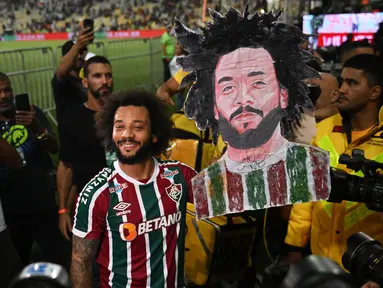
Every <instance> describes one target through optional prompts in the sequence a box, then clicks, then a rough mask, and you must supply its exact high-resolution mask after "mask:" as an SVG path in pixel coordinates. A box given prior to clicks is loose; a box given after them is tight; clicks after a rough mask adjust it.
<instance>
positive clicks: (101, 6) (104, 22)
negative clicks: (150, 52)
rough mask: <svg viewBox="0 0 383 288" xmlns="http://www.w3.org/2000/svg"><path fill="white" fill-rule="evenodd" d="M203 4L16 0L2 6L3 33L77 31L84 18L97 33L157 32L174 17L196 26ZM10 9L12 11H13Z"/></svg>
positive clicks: (193, 1)
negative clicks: (146, 30) (90, 20)
mask: <svg viewBox="0 0 383 288" xmlns="http://www.w3.org/2000/svg"><path fill="white" fill-rule="evenodd" d="M200 5H201V1H196V0H188V1H176V0H155V1H146V0H127V1H121V0H17V1H10V0H7V1H4V2H2V3H0V34H5V33H7V34H14V33H48V32H78V31H79V27H80V25H79V23H80V21H81V20H83V19H84V18H92V19H94V21H95V29H96V31H103V32H106V31H110V30H112V31H116V30H128V29H157V28H163V27H164V26H166V24H167V22H168V21H169V19H174V17H177V18H179V19H180V20H181V21H183V22H185V23H188V24H189V25H192V26H194V25H195V24H196V23H197V22H198V21H199V18H200V14H201V13H200ZM10 8H11V9H10Z"/></svg>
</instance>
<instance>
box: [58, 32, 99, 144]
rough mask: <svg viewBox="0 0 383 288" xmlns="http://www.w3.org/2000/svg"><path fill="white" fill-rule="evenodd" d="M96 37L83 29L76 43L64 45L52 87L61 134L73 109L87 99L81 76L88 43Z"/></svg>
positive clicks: (71, 42) (70, 42)
mask: <svg viewBox="0 0 383 288" xmlns="http://www.w3.org/2000/svg"><path fill="white" fill-rule="evenodd" d="M93 39H94V35H93V31H88V30H83V31H81V32H80V33H79V35H78V39H77V41H76V43H74V42H73V41H68V42H66V43H65V44H64V45H63V47H62V51H61V52H62V56H63V57H62V60H61V63H60V65H59V67H58V68H57V71H56V73H55V75H54V77H53V79H52V89H53V95H54V99H55V105H56V119H57V122H58V128H59V136H60V137H62V136H61V131H62V127H63V126H65V121H66V120H68V119H70V117H71V113H72V112H73V109H75V108H77V107H78V106H79V105H81V104H82V103H84V102H85V101H86V97H87V91H86V89H85V88H84V87H83V86H82V82H81V78H80V76H79V73H80V70H81V68H83V66H84V63H85V56H86V54H87V52H88V49H87V45H88V44H89V43H90V42H91V41H92V40H93Z"/></svg>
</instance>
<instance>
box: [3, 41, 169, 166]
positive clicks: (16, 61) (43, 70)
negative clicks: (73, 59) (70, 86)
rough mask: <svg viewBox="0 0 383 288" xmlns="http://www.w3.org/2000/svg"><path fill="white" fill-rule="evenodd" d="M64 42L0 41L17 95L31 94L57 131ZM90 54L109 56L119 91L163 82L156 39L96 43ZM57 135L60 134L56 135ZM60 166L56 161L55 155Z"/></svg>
mask: <svg viewBox="0 0 383 288" xmlns="http://www.w3.org/2000/svg"><path fill="white" fill-rule="evenodd" d="M64 43H65V41H25V42H24V41H22V42H16V41H15V42H0V67H1V68H0V71H1V72H5V73H7V74H8V75H9V76H10V78H11V81H12V86H13V89H14V93H15V94H19V93H28V94H29V96H30V101H31V103H32V104H34V105H37V106H39V107H40V108H42V109H44V111H45V112H46V114H47V116H48V118H49V120H50V122H51V124H52V127H53V129H54V130H55V131H56V128H57V127H56V123H55V122H56V121H55V109H54V99H53V92H52V87H51V80H52V77H53V75H54V71H55V70H56V68H57V66H58V64H59V63H60V59H61V45H63V44H64ZM88 48H89V51H90V52H93V53H95V54H98V55H104V56H106V57H107V58H108V59H109V61H110V62H111V64H112V67H113V76H114V83H115V85H114V87H115V89H114V90H115V91H116V90H121V89H130V88H145V89H148V90H150V91H152V92H154V91H155V90H156V88H157V87H158V86H159V85H160V84H161V83H162V80H163V79H162V77H163V76H162V75H163V66H162V65H163V64H162V60H161V43H160V40H159V39H158V38H157V39H152V40H148V39H137V40H111V41H107V40H105V41H97V40H95V43H93V44H91V45H89V47H88ZM56 135H57V134H56ZM52 159H53V160H54V162H56V163H57V158H56V156H55V155H52Z"/></svg>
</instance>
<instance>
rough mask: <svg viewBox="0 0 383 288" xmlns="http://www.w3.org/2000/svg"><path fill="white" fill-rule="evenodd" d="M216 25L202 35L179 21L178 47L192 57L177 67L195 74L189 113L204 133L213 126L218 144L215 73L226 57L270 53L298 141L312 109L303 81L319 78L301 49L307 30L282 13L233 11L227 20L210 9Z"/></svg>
mask: <svg viewBox="0 0 383 288" xmlns="http://www.w3.org/2000/svg"><path fill="white" fill-rule="evenodd" d="M209 13H210V16H211V18H212V19H213V21H212V22H207V23H206V27H200V28H201V30H202V34H197V33H196V32H194V31H193V30H191V29H189V28H187V27H186V26H185V25H183V24H182V23H181V22H180V21H178V20H177V19H176V20H175V32H176V37H177V40H178V42H179V43H180V44H181V46H182V47H183V48H184V49H185V50H186V51H187V52H189V55H188V56H185V57H182V58H178V59H177V63H178V64H179V65H180V66H181V67H182V68H183V70H184V71H186V72H190V74H189V75H187V76H186V77H185V78H184V79H183V81H182V83H181V87H184V86H186V85H189V84H191V85H192V86H191V88H190V90H189V92H188V95H187V98H186V100H185V106H184V108H185V114H186V116H187V117H188V118H190V119H193V120H194V121H195V122H196V124H197V126H198V128H199V129H200V130H205V129H206V128H207V127H211V129H212V132H213V140H214V142H216V141H217V137H218V132H219V131H218V121H217V120H216V119H215V117H214V112H213V111H214V93H215V92H214V71H215V69H216V66H217V63H218V61H219V59H220V57H221V56H223V55H226V54H228V53H230V52H233V51H235V50H236V49H238V48H241V47H250V48H264V49H266V50H267V51H268V52H269V53H270V55H271V57H272V58H273V60H274V67H275V70H276V75H277V78H278V81H279V83H280V85H281V87H284V88H285V89H287V91H288V94H289V97H288V107H287V108H286V110H285V115H284V116H283V118H282V123H281V127H282V133H283V136H284V137H285V138H287V139H292V138H294V137H293V134H292V131H291V126H292V124H293V123H294V122H299V121H300V113H301V112H302V110H303V108H307V109H312V108H313V104H312V102H311V100H310V98H309V90H308V88H307V86H306V85H305V84H304V83H303V81H302V80H305V79H310V78H314V77H319V74H318V73H317V71H316V70H315V69H313V68H311V67H309V66H308V65H306V63H305V62H306V61H309V60H311V59H313V56H312V55H311V54H310V53H308V52H306V51H304V50H303V49H301V48H300V44H301V43H303V42H304V41H305V39H304V36H303V33H302V31H301V30H300V29H299V28H297V27H296V26H293V25H287V24H284V23H279V22H277V20H278V18H279V17H280V15H281V11H280V12H277V13H273V12H269V13H265V14H254V15H251V14H250V13H249V12H248V5H247V6H246V8H245V11H244V13H243V14H241V13H240V12H238V11H237V10H235V9H233V8H230V9H229V10H228V11H227V12H226V14H225V15H221V14H220V13H218V12H216V11H213V10H209Z"/></svg>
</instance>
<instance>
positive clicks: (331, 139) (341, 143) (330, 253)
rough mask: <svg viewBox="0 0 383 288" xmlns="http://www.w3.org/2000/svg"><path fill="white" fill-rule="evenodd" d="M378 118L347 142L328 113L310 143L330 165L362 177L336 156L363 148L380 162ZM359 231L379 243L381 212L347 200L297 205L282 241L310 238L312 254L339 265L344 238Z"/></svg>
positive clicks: (382, 139) (382, 143) (382, 138)
mask: <svg viewBox="0 0 383 288" xmlns="http://www.w3.org/2000/svg"><path fill="white" fill-rule="evenodd" d="M381 114H382V112H381ZM379 118H380V125H378V126H376V127H374V128H372V129H371V130H370V131H368V132H367V133H366V134H365V135H364V136H362V137H361V138H359V139H357V140H355V141H353V142H352V143H348V141H347V136H346V133H345V132H344V131H343V125H342V118H341V116H340V115H339V114H338V115H335V116H332V117H330V118H327V119H325V120H323V121H322V122H320V123H318V125H317V135H316V136H315V138H314V141H313V144H314V145H315V146H318V147H320V148H322V149H324V150H327V151H329V152H330V161H331V166H332V167H336V168H340V169H343V170H345V171H346V172H347V173H350V174H354V175H357V176H361V177H363V174H362V173H361V172H355V171H352V170H350V169H347V167H345V165H341V164H339V162H338V160H339V156H340V155H341V154H343V153H345V154H348V155H351V153H352V150H353V149H361V150H364V155H365V157H366V158H367V159H372V160H375V161H378V162H382V163H383V130H382V128H383V125H382V124H383V122H382V121H381V120H382V118H381V117H379ZM333 193H336V191H333ZM359 231H363V232H364V233H366V234H368V235H370V236H371V237H373V238H375V239H377V240H378V241H381V242H382V241H383V218H382V217H381V214H380V213H377V212H374V211H371V210H369V209H368V208H367V207H366V205H364V204H361V203H356V202H349V201H343V202H342V203H330V202H327V201H320V202H316V203H304V204H297V205H294V207H293V209H292V211H291V215H290V220H289V227H288V233H287V236H286V239H285V242H286V243H287V244H289V245H292V246H297V247H305V246H306V244H307V243H308V241H309V240H310V246H311V250H312V253H313V254H316V255H322V256H326V257H329V258H330V259H332V260H334V261H336V262H337V263H338V264H340V265H342V262H341V259H342V255H343V254H344V252H345V249H346V243H347V242H346V241H347V239H348V237H349V236H351V235H352V234H354V233H356V232H359Z"/></svg>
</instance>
